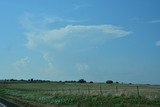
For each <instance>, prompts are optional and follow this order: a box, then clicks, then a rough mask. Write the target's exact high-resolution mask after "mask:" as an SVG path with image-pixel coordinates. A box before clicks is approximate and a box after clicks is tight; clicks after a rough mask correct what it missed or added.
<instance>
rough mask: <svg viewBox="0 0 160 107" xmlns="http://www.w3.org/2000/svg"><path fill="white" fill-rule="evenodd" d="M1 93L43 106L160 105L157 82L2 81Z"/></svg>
mask: <svg viewBox="0 0 160 107" xmlns="http://www.w3.org/2000/svg"><path fill="white" fill-rule="evenodd" d="M0 96H1V97H5V98H7V97H8V98H9V97H10V98H12V99H14V98H15V99H16V98H18V99H20V100H25V101H31V102H35V103H36V104H43V106H45V105H49V106H52V105H54V106H55V105H58V106H59V105H69V107H71V105H73V106H74V107H130V106H137V107H139V106H141V107H146V106H147V105H150V106H153V107H154V106H157V107H158V106H160V86H158V85H132V84H105V83H93V84H89V83H82V84H80V83H54V82H49V83H23V82H22V83H20V82H17V83H2V82H1V83H0ZM59 107H60V106H59Z"/></svg>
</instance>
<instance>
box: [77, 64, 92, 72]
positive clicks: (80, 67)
mask: <svg viewBox="0 0 160 107" xmlns="http://www.w3.org/2000/svg"><path fill="white" fill-rule="evenodd" d="M76 69H77V71H78V72H85V71H87V70H88V69H89V65H88V64H84V63H79V64H76Z"/></svg>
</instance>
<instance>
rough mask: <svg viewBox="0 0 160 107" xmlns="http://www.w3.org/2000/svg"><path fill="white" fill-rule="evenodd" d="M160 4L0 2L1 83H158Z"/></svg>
mask: <svg viewBox="0 0 160 107" xmlns="http://www.w3.org/2000/svg"><path fill="white" fill-rule="evenodd" d="M159 5H160V1H159V0H133V1H131V0H94V1H93V0H34V1H31V0H30V1H29V0H23V1H22V0H14V1H11V0H1V1H0V13H1V14H0V21H1V23H0V59H1V60H0V79H11V78H13V79H31V78H34V79H42V80H43V79H46V80H55V81H59V80H62V81H63V80H79V79H81V78H83V79H85V80H87V81H97V82H104V81H106V80H113V81H118V82H126V83H146V84H160V78H159V75H160V31H159V28H160V12H159V10H160V6H159Z"/></svg>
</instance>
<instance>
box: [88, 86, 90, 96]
mask: <svg viewBox="0 0 160 107" xmlns="http://www.w3.org/2000/svg"><path fill="white" fill-rule="evenodd" d="M88 95H90V89H89V86H88Z"/></svg>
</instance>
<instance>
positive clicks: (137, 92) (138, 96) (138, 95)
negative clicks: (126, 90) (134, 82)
mask: <svg viewBox="0 0 160 107" xmlns="http://www.w3.org/2000/svg"><path fill="white" fill-rule="evenodd" d="M137 95H138V97H139V96H140V95H139V87H138V86H137Z"/></svg>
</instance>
